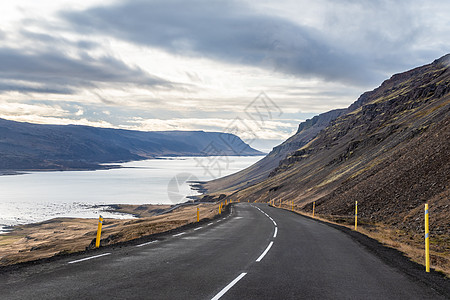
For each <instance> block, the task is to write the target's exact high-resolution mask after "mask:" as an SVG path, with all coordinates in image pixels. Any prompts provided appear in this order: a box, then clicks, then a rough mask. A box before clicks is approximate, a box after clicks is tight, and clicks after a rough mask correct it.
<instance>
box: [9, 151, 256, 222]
mask: <svg viewBox="0 0 450 300" xmlns="http://www.w3.org/2000/svg"><path fill="white" fill-rule="evenodd" d="M261 158H262V157H261V156H244V157H228V158H225V159H224V158H217V157H182V158H170V159H153V160H145V161H136V162H129V163H124V164H123V165H122V166H123V167H124V168H121V169H113V170H99V171H67V172H33V173H30V174H25V175H15V176H0V227H3V226H5V225H8V226H9V225H16V224H25V223H32V222H40V221H44V220H48V219H51V218H55V217H84V218H96V217H98V215H99V214H100V213H101V214H102V215H103V216H105V217H115V218H123V217H130V216H129V215H120V214H112V213H108V212H105V211H103V209H105V208H104V207H96V206H97V205H108V204H175V203H179V202H185V201H186V200H188V199H187V198H186V197H187V196H190V195H196V194H197V193H196V192H195V191H192V190H191V189H190V188H189V184H188V183H187V182H186V181H189V180H191V181H192V180H201V181H206V180H211V179H214V178H217V177H220V176H225V175H228V174H231V173H235V172H237V171H239V170H241V169H244V168H246V167H248V166H250V165H251V164H253V163H255V162H256V161H258V160H259V159H261ZM0 231H1V228H0Z"/></svg>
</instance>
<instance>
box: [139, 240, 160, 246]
mask: <svg viewBox="0 0 450 300" xmlns="http://www.w3.org/2000/svg"><path fill="white" fill-rule="evenodd" d="M156 242H157V241H151V242H147V243H143V244H140V245H137V246H136V247H142V246H146V245H150V244H153V243H156Z"/></svg>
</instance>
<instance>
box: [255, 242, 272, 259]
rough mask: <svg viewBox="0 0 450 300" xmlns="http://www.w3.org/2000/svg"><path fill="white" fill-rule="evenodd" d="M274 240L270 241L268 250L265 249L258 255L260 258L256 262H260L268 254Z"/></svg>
mask: <svg viewBox="0 0 450 300" xmlns="http://www.w3.org/2000/svg"><path fill="white" fill-rule="evenodd" d="M272 245H273V242H270V244H269V246H267V248H266V250H264V252H263V253H262V254H261V255H260V256H259V257H258V259H257V260H256V262H260V261H261V260H262V259H263V258H264V256H266V254H267V252H269V250H270V248H272Z"/></svg>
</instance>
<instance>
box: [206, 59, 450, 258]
mask: <svg viewBox="0 0 450 300" xmlns="http://www.w3.org/2000/svg"><path fill="white" fill-rule="evenodd" d="M304 126H306V124H305V125H304ZM297 134H298V133H297ZM449 141H450V54H448V55H446V56H444V57H442V58H440V59H438V60H435V61H434V62H433V63H431V64H428V65H425V66H422V67H418V68H415V69H413V70H410V71H407V72H404V73H401V74H396V75H394V76H392V77H391V78H390V79H388V80H386V81H384V82H383V83H382V84H381V86H379V87H378V88H376V89H374V90H373V91H370V92H366V93H364V94H362V95H361V96H360V97H359V98H358V100H357V101H356V102H355V103H353V104H352V105H351V106H350V107H349V108H348V109H347V110H346V111H345V112H344V113H343V114H341V115H340V116H339V117H337V118H336V119H334V120H331V122H330V123H329V124H328V125H327V126H326V128H324V129H323V130H321V131H320V132H319V133H318V134H317V135H316V136H315V137H314V138H313V139H312V140H311V141H310V142H309V143H308V144H306V145H303V146H301V145H300V147H298V149H296V150H295V151H292V152H291V153H290V154H289V155H287V156H286V157H285V158H284V159H282V160H280V162H279V164H278V166H277V167H276V168H273V169H272V171H271V172H270V174H269V175H268V177H266V179H264V180H262V181H259V182H258V181H255V182H256V183H255V184H253V185H250V186H245V187H243V188H240V189H238V190H237V191H235V192H234V193H231V194H228V197H229V198H231V199H233V200H238V199H239V200H241V201H250V202H252V201H260V202H268V201H270V200H271V199H274V200H276V202H277V203H278V202H279V201H283V202H285V203H290V201H294V203H295V205H296V206H297V207H299V208H301V209H303V210H304V211H309V212H310V211H311V210H312V205H311V202H313V201H315V203H316V206H315V208H316V210H315V212H316V214H317V213H318V214H320V215H322V216H328V217H330V218H332V219H333V218H334V219H335V220H339V219H340V220H349V222H351V221H352V219H353V214H354V207H355V201H358V218H359V220H360V221H361V222H362V223H364V224H367V225H368V226H372V227H373V228H380V227H379V226H384V228H389V230H392V232H396V234H397V237H398V236H405V237H407V238H405V240H417V245H422V242H423V240H422V238H423V236H422V235H419V234H418V233H423V222H424V217H423V215H424V214H423V209H424V203H429V205H430V214H431V215H432V218H431V219H430V230H431V232H432V233H433V238H434V241H435V243H434V244H433V246H434V247H441V248H440V251H441V253H448V252H449V251H450V213H449V207H450V189H449V183H450V142H449ZM286 143H287V142H286ZM289 151H290V150H289ZM245 172H246V171H245V170H244V171H242V172H241V173H242V174H245ZM265 172H267V171H266V170H265ZM249 178H250V179H251V178H254V177H249ZM242 180H245V178H242V179H241V182H242ZM211 185H212V184H211ZM223 187H224V188H226V189H227V190H228V191H233V190H234V188H235V187H233V186H229V185H224V186H223ZM237 188H239V185H238V186H237ZM215 189H216V190H217V191H220V190H221V187H218V186H215ZM333 216H334V217H333ZM377 230H378V229H377ZM435 249H437V248H435ZM436 251H437V250H436ZM447 255H448V254H447ZM444 257H445V255H443V256H441V257H440V258H439V259H440V260H441V261H443V260H445V258H444ZM447 258H448V256H447ZM435 259H436V260H438V258H435ZM446 261H447V265H450V263H449V262H450V260H448V259H447V260H446Z"/></svg>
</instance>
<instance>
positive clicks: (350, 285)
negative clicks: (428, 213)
mask: <svg viewBox="0 0 450 300" xmlns="http://www.w3.org/2000/svg"><path fill="white" fill-rule="evenodd" d="M219 298H220V299H446V297H445V296H443V295H441V294H439V293H437V292H436V291H435V290H433V289H431V288H430V287H428V286H427V285H425V284H423V283H421V282H420V281H417V280H414V279H413V278H411V277H410V276H407V275H404V274H403V273H401V272H400V271H398V270H397V269H394V268H393V267H391V266H389V265H387V264H385V263H384V262H383V261H382V260H381V259H379V258H378V257H377V256H375V255H374V254H372V253H371V252H369V251H367V249H365V248H364V247H362V246H361V245H360V244H359V243H357V242H355V241H354V240H353V239H351V238H350V237H349V236H348V235H346V234H345V233H343V232H341V231H339V230H337V229H335V228H332V227H330V226H327V225H325V224H322V223H320V222H316V221H315V220H311V219H308V218H305V217H302V216H299V215H297V214H294V213H292V212H289V211H285V210H281V209H276V208H273V207H269V206H267V205H265V204H249V203H239V204H233V208H232V212H231V214H229V215H227V216H224V217H223V218H221V219H218V220H215V221H213V222H209V223H203V224H201V225H199V226H198V227H195V228H190V229H185V230H184V231H180V232H177V233H174V234H171V235H166V236H163V237H160V238H159V239H158V240H156V241H148V242H146V243H141V244H134V245H128V246H123V247H115V248H111V247H109V248H105V249H100V250H99V251H94V252H92V253H87V254H86V253H84V254H81V255H76V256H73V255H72V256H68V257H63V258H61V259H58V260H55V261H52V262H47V263H41V264H37V265H32V266H27V267H23V268H18V269H17V270H12V271H8V272H2V273H0V299H219Z"/></svg>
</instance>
